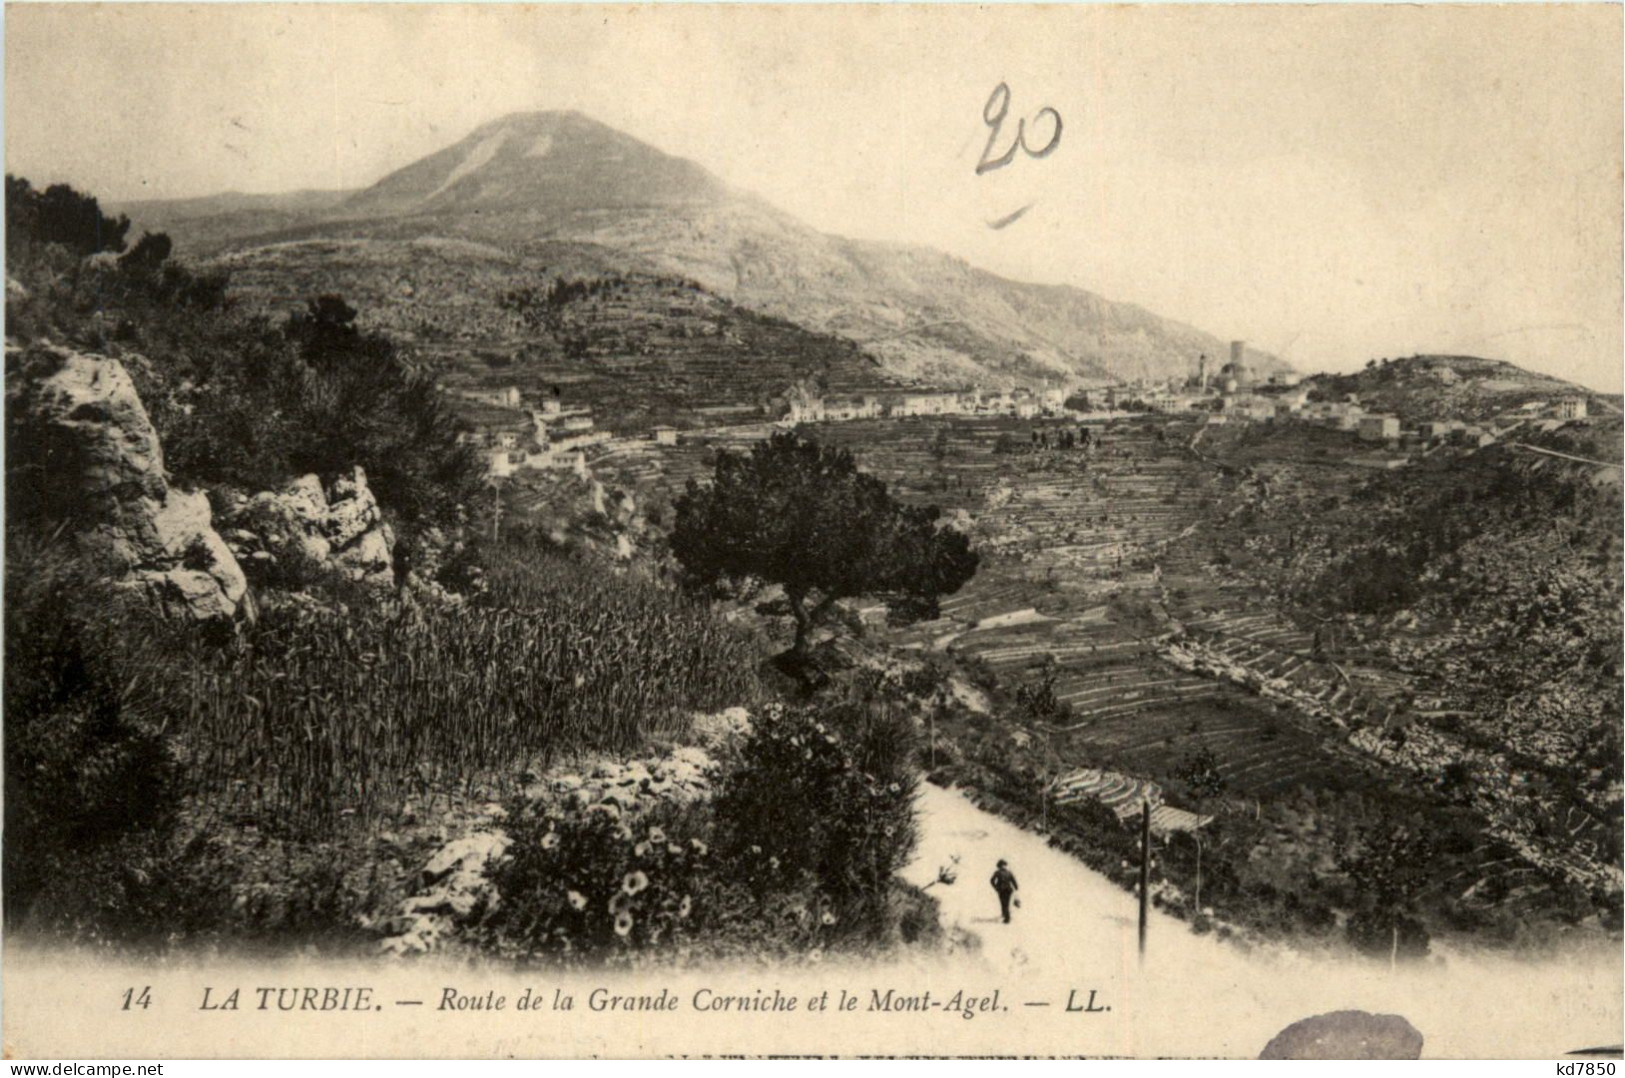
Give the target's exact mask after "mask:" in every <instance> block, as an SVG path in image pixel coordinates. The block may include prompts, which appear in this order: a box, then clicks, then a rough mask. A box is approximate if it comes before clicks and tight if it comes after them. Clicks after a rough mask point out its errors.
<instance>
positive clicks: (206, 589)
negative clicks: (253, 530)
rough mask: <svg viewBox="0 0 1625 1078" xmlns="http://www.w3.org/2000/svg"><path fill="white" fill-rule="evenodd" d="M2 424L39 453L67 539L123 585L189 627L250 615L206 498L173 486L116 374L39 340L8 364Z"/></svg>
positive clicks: (113, 362)
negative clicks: (71, 525) (73, 529)
mask: <svg viewBox="0 0 1625 1078" xmlns="http://www.w3.org/2000/svg"><path fill="white" fill-rule="evenodd" d="M6 360H7V362H6V367H7V374H8V378H7V389H6V411H7V422H8V423H9V424H11V426H12V428H13V431H14V432H16V433H17V435H18V440H19V441H20V442H22V443H24V444H26V445H29V446H30V447H32V450H31V451H38V452H39V453H41V454H42V459H41V460H40V461H39V462H38V464H39V466H40V467H41V468H42V469H43V471H44V473H45V476H46V479H47V481H48V483H49V484H50V487H51V491H50V494H51V497H52V498H54V499H57V500H58V501H59V503H60V505H61V506H62V507H64V508H71V510H72V514H73V519H75V521H76V522H77V523H78V524H79V528H78V531H77V533H76V535H75V540H76V542H77V543H78V545H79V546H80V548H81V550H82V551H84V552H85V553H86V554H87V555H88V556H90V557H91V558H93V559H95V560H97V561H100V562H101V563H103V564H104V565H106V566H107V568H108V569H109V571H111V572H113V573H115V574H116V575H118V576H120V577H123V578H124V581H125V583H127V584H128V585H129V586H130V587H134V588H140V589H144V590H146V591H148V592H150V593H152V594H153V595H155V596H156V597H157V598H158V599H159V601H161V602H162V603H163V604H164V606H165V608H166V609H168V610H170V611H171V612H172V613H175V614H179V615H182V616H186V617H191V618H195V619H198V620H212V619H219V618H234V617H238V616H251V615H252V612H253V607H252V600H251V599H250V598H249V594H248V581H247V578H246V577H244V575H243V571H242V567H241V566H240V565H239V564H238V562H237V559H236V557H235V556H234V555H233V553H232V551H231V548H230V547H228V546H227V545H226V543H225V541H224V540H223V539H222V538H221V537H220V534H219V532H217V531H216V530H215V528H214V523H213V520H212V514H211V512H210V509H209V500H208V497H207V496H206V495H205V494H203V493H202V492H201V491H197V492H188V491H181V490H177V489H174V488H172V487H171V486H170V485H169V482H168V479H167V478H166V477H165V474H164V455H163V447H162V446H161V445H160V444H159V442H158V432H157V431H156V430H155V429H154V428H153V425H152V421H151V419H150V418H149V417H148V415H147V410H146V408H145V406H143V405H142V403H141V398H140V396H139V395H138V394H137V393H136V389H135V384H134V382H132V381H131V379H130V375H129V372H128V371H127V370H125V367H124V364H123V363H122V362H120V361H119V360H117V359H114V358H112V357H110V356H102V355H94V354H86V353H81V352H75V351H73V350H71V349H67V348H62V347H58V346H56V345H52V344H49V343H47V342H41V343H38V344H36V345H33V346H31V347H30V348H28V349H27V350H26V351H19V352H15V353H14V352H11V351H8V353H7V356H6Z"/></svg>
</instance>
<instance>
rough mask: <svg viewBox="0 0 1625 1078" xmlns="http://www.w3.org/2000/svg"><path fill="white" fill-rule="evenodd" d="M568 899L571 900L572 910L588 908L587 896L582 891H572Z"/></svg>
mask: <svg viewBox="0 0 1625 1078" xmlns="http://www.w3.org/2000/svg"><path fill="white" fill-rule="evenodd" d="M567 897H568V898H569V899H570V908H571V909H573V910H584V909H586V908H587V896H586V895H584V894H582V893H581V892H580V891H571V892H570V894H569V895H568V896H567Z"/></svg>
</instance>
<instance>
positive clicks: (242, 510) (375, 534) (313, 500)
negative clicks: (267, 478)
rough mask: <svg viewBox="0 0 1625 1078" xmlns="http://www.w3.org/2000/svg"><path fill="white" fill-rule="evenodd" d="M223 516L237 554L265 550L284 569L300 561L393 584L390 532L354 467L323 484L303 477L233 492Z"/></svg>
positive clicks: (364, 478)
mask: <svg viewBox="0 0 1625 1078" xmlns="http://www.w3.org/2000/svg"><path fill="white" fill-rule="evenodd" d="M224 518H225V522H226V523H227V524H228V525H229V527H228V535H229V537H230V538H231V540H232V543H233V546H234V548H235V550H236V552H237V553H238V555H239V556H241V557H244V558H252V559H254V560H255V561H256V562H258V561H260V560H261V559H259V558H258V557H257V555H259V554H268V555H270V557H271V558H272V559H274V561H275V563H277V564H281V565H283V566H284V568H288V567H289V564H288V563H291V562H303V563H304V564H305V565H307V566H309V567H310V568H313V569H319V570H326V571H338V572H342V573H344V574H345V575H347V576H349V577H350V578H351V579H353V580H360V581H363V582H366V583H371V584H380V585H388V584H392V583H393V582H394V576H395V561H394V553H393V552H394V548H395V536H394V533H393V532H392V531H391V530H390V528H389V525H387V524H385V523H384V520H383V513H382V511H381V510H380V509H379V508H378V500H377V499H376V498H375V497H373V493H372V490H371V488H370V487H368V485H367V473H366V472H365V471H364V470H363V469H362V468H360V467H357V468H355V469H354V470H353V471H352V472H351V473H350V474H348V475H341V476H339V477H338V478H337V479H335V480H334V481H333V482H332V484H331V485H330V486H328V487H326V488H324V487H323V486H322V481H321V479H320V478H318V477H317V476H315V475H304V476H300V477H299V478H298V479H295V480H293V481H292V482H289V483H286V484H284V485H283V486H282V487H281V488H280V489H277V490H268V491H261V492H260V493H258V494H255V495H254V496H253V497H249V498H244V497H240V496H239V497H237V498H234V499H232V500H231V501H230V504H229V505H228V507H227V508H226V510H225V514H224Z"/></svg>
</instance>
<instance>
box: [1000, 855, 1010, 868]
mask: <svg viewBox="0 0 1625 1078" xmlns="http://www.w3.org/2000/svg"><path fill="white" fill-rule="evenodd" d="M1009 866H1010V862H1009V861H1006V860H1005V859H1004V858H1002V857H1001V858H999V867H1000V868H1008V867H1009Z"/></svg>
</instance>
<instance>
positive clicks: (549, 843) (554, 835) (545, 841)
mask: <svg viewBox="0 0 1625 1078" xmlns="http://www.w3.org/2000/svg"><path fill="white" fill-rule="evenodd" d="M558 844H559V833H558V832H557V831H549V832H548V833H547V834H545V835H543V836H542V849H544V850H551V849H553V848H554V847H556V846H558Z"/></svg>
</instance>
